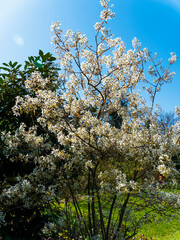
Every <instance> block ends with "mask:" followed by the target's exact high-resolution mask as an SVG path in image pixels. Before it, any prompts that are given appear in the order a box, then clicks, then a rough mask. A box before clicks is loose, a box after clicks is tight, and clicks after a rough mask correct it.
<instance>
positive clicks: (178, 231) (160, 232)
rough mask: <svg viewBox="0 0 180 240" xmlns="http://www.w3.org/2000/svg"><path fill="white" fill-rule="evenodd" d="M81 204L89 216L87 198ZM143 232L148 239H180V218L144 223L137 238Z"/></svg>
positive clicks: (85, 213)
mask: <svg viewBox="0 0 180 240" xmlns="http://www.w3.org/2000/svg"><path fill="white" fill-rule="evenodd" d="M177 192H178V193H179V194H180V190H177ZM62 205H63V204H62ZM70 206H71V211H72V212H75V209H74V207H73V205H71V204H70ZM80 206H81V210H82V213H83V215H84V216H85V217H87V199H84V198H82V199H81V201H80ZM108 209H109V206H108ZM179 217H180V214H179ZM142 234H144V235H145V237H146V238H147V239H148V240H150V239H153V240H180V218H179V220H178V219H168V220H161V221H157V222H152V223H149V224H144V225H143V226H142V229H141V230H140V232H139V233H138V234H137V236H136V237H137V240H139V239H140V237H139V236H140V235H142Z"/></svg>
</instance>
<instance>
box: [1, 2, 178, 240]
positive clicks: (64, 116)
mask: <svg viewBox="0 0 180 240" xmlns="http://www.w3.org/2000/svg"><path fill="white" fill-rule="evenodd" d="M100 2H101V5H102V7H103V11H102V12H101V21H100V22H99V23H96V24H95V31H96V34H95V44H94V45H93V46H91V45H90V44H89V43H88V39H87V37H86V36H85V35H83V34H82V33H81V32H80V31H77V32H75V33H73V32H72V31H71V30H68V31H67V32H66V33H65V35H63V31H62V30H61V28H60V23H59V22H57V23H54V24H53V25H52V31H53V32H54V34H55V36H54V37H53V39H52V42H53V43H54V44H55V46H56V53H57V54H58V58H59V60H60V67H61V69H62V70H63V73H62V74H61V75H60V79H63V80H65V81H66V82H67V84H66V90H65V91H64V93H63V94H62V95H61V96H60V95H59V94H58V93H57V92H56V91H53V90H51V89H48V88H47V86H48V84H49V79H43V78H42V77H41V76H40V75H39V74H38V73H34V74H33V75H32V77H31V78H30V79H28V80H27V81H26V88H27V89H28V91H32V92H34V95H33V96H29V95H27V96H25V97H17V99H16V104H15V106H14V107H13V111H14V114H15V115H16V116H19V115H21V114H22V113H23V112H25V113H31V114H32V115H35V116H36V114H37V113H38V118H37V121H35V122H34V124H33V126H31V127H30V128H29V127H27V126H26V125H25V124H24V123H22V124H21V126H20V128H19V129H18V130H17V131H16V133H15V135H10V134H6V135H5V136H4V141H5V142H6V148H5V150H4V152H5V154H7V155H8V156H9V157H10V158H11V161H15V159H18V160H17V161H22V162H26V163H29V162H31V163H33V166H34V167H33V169H32V170H31V171H30V172H29V174H25V175H23V174H22V175H21V176H18V177H17V182H16V184H15V185H7V184H6V183H5V182H4V183H3V191H2V194H1V198H0V201H1V206H3V203H4V202H6V206H7V207H8V206H11V205H12V204H16V203H18V202H19V200H20V202H21V206H19V207H21V208H25V209H30V208H31V207H32V206H37V207H39V208H40V207H41V206H46V207H47V208H48V209H49V211H50V212H51V216H53V218H49V219H48V222H47V223H46V224H45V225H44V228H43V230H42V234H45V235H47V236H51V237H52V236H55V237H56V239H57V238H58V237H59V238H60V239H64V238H65V237H66V238H68V239H73V238H74V239H103V240H105V239H113V240H115V239H131V238H132V237H133V236H134V235H135V234H136V233H137V231H138V228H139V227H140V225H141V224H142V223H143V222H145V221H148V220H152V218H153V217H154V216H156V214H157V213H160V214H161V216H169V215H170V214H173V213H175V210H176V209H179V206H180V196H179V195H178V194H176V193H175V192H173V189H174V188H175V186H176V176H177V175H178V172H177V170H176V169H175V167H174V164H173V162H172V160H171V158H172V156H175V155H176V154H177V152H178V150H179V146H178V138H179V129H180V128H179V124H180V122H179V121H178V122H177V123H176V125H175V126H172V127H170V128H168V130H167V131H166V133H165V134H164V133H162V131H161V126H160V122H159V120H158V116H159V112H158V110H157V111H154V105H155V96H156V94H157V92H159V91H160V89H161V87H162V86H163V84H164V83H169V82H171V80H172V78H173V75H174V73H170V71H169V67H168V68H167V69H165V68H163V66H162V65H161V61H157V56H156V55H154V56H152V54H151V53H150V52H149V51H148V49H146V48H145V49H141V45H140V42H139V41H138V40H137V39H136V38H135V39H134V40H133V49H130V50H128V51H127V50H126V48H125V44H124V42H123V41H122V40H121V39H120V38H113V36H112V35H111V33H110V30H109V29H107V28H106V23H107V20H109V19H111V18H114V13H113V12H112V11H111V8H110V7H109V5H108V1H106V0H101V1H100ZM175 61H176V55H175V54H174V53H171V58H170V59H169V63H170V65H172V64H173V63H174V62H175ZM146 67H149V70H148V73H149V78H148V77H146V76H145V70H144V69H145V68H146ZM139 84H143V86H144V87H143V89H144V90H145V91H147V92H148V93H149V94H150V99H151V104H150V106H149V107H148V106H147V105H146V103H145V100H144V99H143V98H142V97H141V95H140V93H139V90H138V88H139ZM141 86H142V85H141ZM177 112H178V110H177ZM160 176H163V178H164V183H163V184H161V183H160V182H159V180H160ZM166 188H168V189H171V190H172V191H171V192H166V191H164V189H166ZM55 201H57V202H58V205H56V204H55ZM53 204H55V205H53ZM57 213H58V214H57ZM1 222H2V224H4V222H5V215H4V213H3V212H2V217H1Z"/></svg>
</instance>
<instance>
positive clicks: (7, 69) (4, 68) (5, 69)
mask: <svg viewBox="0 0 180 240" xmlns="http://www.w3.org/2000/svg"><path fill="white" fill-rule="evenodd" d="M0 69H2V70H4V71H8V72H10V71H11V70H10V69H9V68H6V67H0Z"/></svg>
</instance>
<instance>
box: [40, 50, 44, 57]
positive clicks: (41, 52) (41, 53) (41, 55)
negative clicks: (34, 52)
mask: <svg viewBox="0 0 180 240" xmlns="http://www.w3.org/2000/svg"><path fill="white" fill-rule="evenodd" d="M39 56H40V57H41V58H43V56H44V53H43V51H42V50H39Z"/></svg>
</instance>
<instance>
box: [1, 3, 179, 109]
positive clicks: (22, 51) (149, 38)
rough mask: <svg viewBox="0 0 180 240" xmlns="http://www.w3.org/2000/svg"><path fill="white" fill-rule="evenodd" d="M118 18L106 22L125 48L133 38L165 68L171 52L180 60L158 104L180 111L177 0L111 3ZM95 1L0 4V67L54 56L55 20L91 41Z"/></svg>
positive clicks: (96, 8)
mask: <svg viewBox="0 0 180 240" xmlns="http://www.w3.org/2000/svg"><path fill="white" fill-rule="evenodd" d="M111 3H112V4H114V9H113V10H114V11H115V13H116V16H115V19H114V20H111V21H110V22H109V26H110V27H111V29H112V33H114V34H115V36H116V37H121V38H122V40H123V41H124V42H125V43H126V45H127V49H128V48H130V47H131V41H132V39H133V38H134V37H137V38H138V39H139V40H140V41H141V43H142V46H143V47H147V48H148V49H149V50H150V51H151V52H157V53H158V56H159V57H160V58H163V62H164V65H165V66H167V63H168V58H169V57H170V52H175V53H176V54H177V56H178V57H179V59H178V60H177V62H176V64H175V65H173V67H172V70H173V71H175V72H176V76H175V78H174V81H173V83H172V84H168V85H166V86H165V87H164V89H163V90H162V91H161V93H160V94H159V95H158V98H157V102H158V103H159V104H160V105H161V106H162V109H163V110H164V111H173V110H174V106H180V94H179V89H180V0H111ZM100 11H101V6H100V3H99V0H1V8H0V36H1V37H0V65H1V64H2V62H9V61H10V60H11V61H18V62H19V63H23V62H24V60H26V59H27V57H28V56H32V55H38V51H39V49H42V50H43V51H44V52H47V51H50V52H51V53H54V46H53V45H51V44H50V42H51V36H52V34H51V33H50V25H51V24H52V22H55V21H57V20H59V21H60V22H61V23H62V27H63V29H65V30H67V29H72V30H77V29H80V30H81V31H82V32H83V33H85V34H86V35H87V36H88V38H90V40H93V33H94V28H93V26H94V24H95V23H96V22H97V21H99V15H100Z"/></svg>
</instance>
